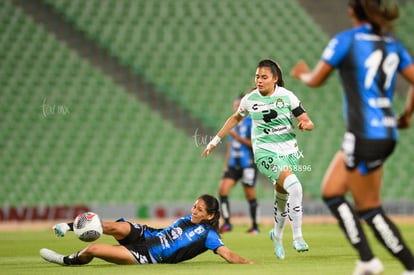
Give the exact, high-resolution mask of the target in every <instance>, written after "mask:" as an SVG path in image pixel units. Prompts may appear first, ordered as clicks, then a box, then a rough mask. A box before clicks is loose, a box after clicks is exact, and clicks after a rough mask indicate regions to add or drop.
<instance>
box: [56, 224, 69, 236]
mask: <svg viewBox="0 0 414 275" xmlns="http://www.w3.org/2000/svg"><path fill="white" fill-rule="evenodd" d="M52 229H53V232H54V233H55V235H56V237H59V238H62V237H64V236H65V234H66V232H67V231H68V230H69V229H70V227H69V225H68V224H67V223H64V222H62V223H58V224H55V225H54V226H53V227H52Z"/></svg>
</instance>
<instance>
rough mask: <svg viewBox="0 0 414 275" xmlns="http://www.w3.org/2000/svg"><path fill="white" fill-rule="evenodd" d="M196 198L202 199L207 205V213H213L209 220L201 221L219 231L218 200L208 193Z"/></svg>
mask: <svg viewBox="0 0 414 275" xmlns="http://www.w3.org/2000/svg"><path fill="white" fill-rule="evenodd" d="M198 199H202V200H203V201H204V202H205V204H206V207H207V209H206V210H207V214H214V217H213V218H212V219H211V220H205V221H202V222H203V223H207V224H209V225H211V226H212V227H213V229H214V231H216V232H217V233H219V221H220V208H219V207H220V205H219V202H218V200H217V199H216V198H215V197H213V196H211V195H208V194H204V195H202V196H200V197H199V198H198Z"/></svg>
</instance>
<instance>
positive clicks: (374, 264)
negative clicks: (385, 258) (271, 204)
mask: <svg viewBox="0 0 414 275" xmlns="http://www.w3.org/2000/svg"><path fill="white" fill-rule="evenodd" d="M383 272H384V266H383V265H382V263H381V261H380V260H379V259H378V258H373V259H372V260H370V261H368V262H362V261H357V266H356V268H355V270H354V273H352V275H380V274H382V273H383Z"/></svg>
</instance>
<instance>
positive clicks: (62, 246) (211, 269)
mask: <svg viewBox="0 0 414 275" xmlns="http://www.w3.org/2000/svg"><path fill="white" fill-rule="evenodd" d="M398 226H399V228H400V230H401V231H402V233H403V235H404V238H405V240H406V241H407V243H408V244H410V245H411V248H414V225H413V224H398ZM246 229H247V226H243V225H239V226H236V227H235V229H234V231H233V232H231V233H225V234H223V235H222V239H223V241H224V243H225V244H226V245H227V246H228V247H229V248H230V249H232V250H233V251H235V252H236V253H238V254H240V255H242V256H244V257H246V258H250V259H252V260H254V261H256V262H258V264H256V265H231V264H227V263H226V262H225V261H224V260H223V259H221V257H220V256H217V255H214V254H213V253H212V252H211V251H207V252H206V253H204V254H202V255H200V256H198V257H196V258H194V259H192V260H190V261H187V262H183V263H179V264H174V265H136V266H118V265H114V264H110V263H106V262H104V261H102V260H100V259H94V260H93V261H92V262H91V263H90V264H89V265H86V266H72V267H62V266H58V265H56V264H51V263H48V262H46V261H44V260H43V259H41V258H40V256H39V249H40V248H42V247H47V248H50V249H54V250H56V251H58V252H60V253H63V254H70V253H72V252H74V251H77V250H79V249H81V248H83V247H84V246H85V245H87V244H86V243H83V242H81V241H79V240H78V239H76V238H75V236H74V235H73V234H72V233H69V234H68V235H67V236H66V237H64V238H59V239H58V238H56V237H54V236H53V235H52V233H51V231H50V230H49V229H48V228H45V229H44V230H35V231H22V230H18V231H8V232H4V231H3V232H0V244H1V245H0V274H42V275H43V274H71V275H74V274H88V275H94V274H99V275H102V274H123V275H126V274H151V275H155V274H168V275H170V274H173V275H174V274H177V275H184V274H214V275H218V274H238V275H244V274H246V275H247V274H248V275H252V274H255V275H256V274H257V275H259V274H260V275H262V274H284V275H289V274H295V275H296V274H306V275H313V274H323V275H325V274H335V275H341V274H347V275H349V274H351V273H352V270H353V268H354V266H355V261H356V253H355V251H354V250H353V249H352V248H351V246H350V245H349V244H348V243H347V242H346V240H345V238H344V236H343V235H342V233H341V232H340V230H339V228H338V227H337V226H336V225H333V224H305V225H304V226H303V232H304V236H305V239H306V240H307V242H308V244H309V246H310V250H309V251H308V252H305V253H297V252H296V251H294V250H293V248H292V247H291V230H290V227H289V225H287V227H286V231H285V237H284V244H285V250H286V258H285V259H284V260H278V259H277V258H276V257H275V256H274V254H273V244H272V242H271V241H270V240H269V238H268V234H267V232H268V230H269V229H270V226H262V228H261V231H262V232H261V234H259V235H248V234H246V233H245V231H246ZM365 229H366V232H368V237H369V240H370V243H371V244H372V247H373V249H374V251H375V254H376V255H377V256H378V257H379V258H380V259H381V260H382V261H383V263H384V266H385V274H401V273H402V271H403V268H402V266H401V264H400V263H399V262H398V261H397V260H396V259H394V258H393V257H392V256H391V255H390V254H388V253H387V252H386V251H385V249H384V248H383V247H382V246H380V245H379V244H378V242H377V241H376V240H374V238H373V236H372V234H371V233H370V232H369V230H367V229H368V228H366V227H365ZM99 241H100V242H105V243H115V241H114V240H113V239H112V238H111V237H108V236H103V237H102V238H101V239H100V240H99Z"/></svg>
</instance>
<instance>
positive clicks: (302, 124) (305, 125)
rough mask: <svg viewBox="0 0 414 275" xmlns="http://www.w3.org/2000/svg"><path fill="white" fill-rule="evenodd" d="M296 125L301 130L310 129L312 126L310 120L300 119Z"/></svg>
mask: <svg viewBox="0 0 414 275" xmlns="http://www.w3.org/2000/svg"><path fill="white" fill-rule="evenodd" d="M297 126H298V128H299V129H300V130H301V131H304V130H306V131H312V130H313V127H314V125H313V122H312V120H300V121H299V122H298V124H297Z"/></svg>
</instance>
